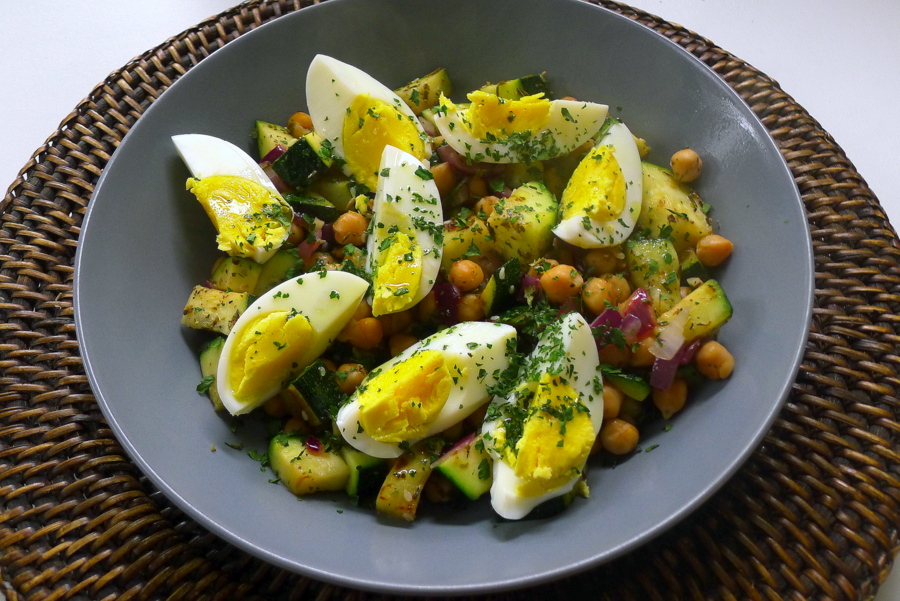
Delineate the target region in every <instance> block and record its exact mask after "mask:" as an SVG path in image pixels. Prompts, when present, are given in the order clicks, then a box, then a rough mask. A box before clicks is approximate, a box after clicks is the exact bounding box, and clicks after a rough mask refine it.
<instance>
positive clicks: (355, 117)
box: [341, 94, 425, 190]
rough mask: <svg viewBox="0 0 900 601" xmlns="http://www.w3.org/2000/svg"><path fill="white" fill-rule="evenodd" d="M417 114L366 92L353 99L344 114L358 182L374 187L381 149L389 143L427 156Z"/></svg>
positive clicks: (346, 139) (349, 160)
mask: <svg viewBox="0 0 900 601" xmlns="http://www.w3.org/2000/svg"><path fill="white" fill-rule="evenodd" d="M417 125H418V124H417V122H414V121H413V118H411V117H409V116H408V115H405V114H403V113H401V112H400V111H399V110H397V108H396V107H393V106H391V105H389V104H387V103H386V102H382V101H381V100H378V99H377V98H372V97H371V96H368V95H366V94H360V95H359V96H357V97H356V98H354V99H353V102H351V103H350V106H349V107H348V109H347V114H346V116H345V117H344V125H343V131H342V138H341V139H342V140H343V144H344V160H346V161H347V168H348V169H349V170H350V173H352V174H353V176H354V177H355V178H356V180H357V181H358V182H360V183H361V184H364V185H365V186H367V187H368V188H369V189H370V190H374V189H375V188H376V186H377V184H378V168H379V167H380V166H381V153H382V152H384V147H385V146H387V145H391V146H394V147H396V148H399V149H400V150H403V151H406V152H408V153H409V154H411V155H413V156H414V157H416V158H417V159H419V160H422V159H424V158H425V141H424V140H422V138H421V137H420V130H419V128H418V127H417Z"/></svg>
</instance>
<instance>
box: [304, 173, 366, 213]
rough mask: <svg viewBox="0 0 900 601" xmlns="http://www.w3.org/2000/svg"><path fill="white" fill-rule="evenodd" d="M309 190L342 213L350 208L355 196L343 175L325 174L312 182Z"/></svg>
mask: <svg viewBox="0 0 900 601" xmlns="http://www.w3.org/2000/svg"><path fill="white" fill-rule="evenodd" d="M309 191H310V192H312V193H315V194H318V195H319V196H321V197H322V198H324V199H325V200H327V201H328V202H330V203H331V204H333V205H334V206H335V208H336V209H337V210H338V211H339V212H341V213H344V212H346V211H347V210H348V209H350V208H351V203H352V202H353V199H354V198H355V195H354V194H353V190H352V189H351V183H350V180H349V179H347V178H345V177H331V176H330V175H329V176H326V177H323V178H320V179H318V180H316V181H315V182H313V184H312V185H311V186H310V187H309Z"/></svg>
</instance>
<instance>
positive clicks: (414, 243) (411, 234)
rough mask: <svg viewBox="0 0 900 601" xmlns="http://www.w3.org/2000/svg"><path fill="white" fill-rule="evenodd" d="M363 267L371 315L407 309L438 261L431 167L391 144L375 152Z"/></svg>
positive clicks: (438, 222) (439, 225)
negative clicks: (369, 283) (377, 160)
mask: <svg viewBox="0 0 900 601" xmlns="http://www.w3.org/2000/svg"><path fill="white" fill-rule="evenodd" d="M378 173H379V176H378V189H377V191H376V193H375V201H374V202H373V205H372V207H373V215H372V231H371V234H370V235H369V238H368V240H367V242H366V244H367V250H368V257H367V264H366V269H367V271H368V272H369V273H371V274H372V288H373V291H372V314H373V315H375V317H378V316H379V315H385V314H387V313H396V312H398V311H403V310H404V309H408V308H410V307H412V306H413V305H415V304H416V303H418V302H419V301H420V300H422V299H423V298H425V295H426V294H428V293H429V292H430V291H431V288H432V286H433V285H434V280H435V278H437V275H438V271H439V270H440V267H441V244H442V240H443V238H442V235H443V221H444V213H443V209H442V208H441V201H440V195H439V194H438V189H437V186H436V185H435V183H434V180H433V178H432V175H431V171H429V170H428V168H427V167H426V166H425V165H424V164H423V163H422V162H421V161H420V160H418V159H417V158H416V157H414V156H413V155H411V154H409V153H408V152H404V151H402V150H400V149H398V148H394V147H393V146H387V147H385V149H384V153H383V154H382V155H381V166H380V168H379V170H378Z"/></svg>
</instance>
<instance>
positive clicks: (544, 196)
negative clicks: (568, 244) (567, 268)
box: [487, 182, 559, 264]
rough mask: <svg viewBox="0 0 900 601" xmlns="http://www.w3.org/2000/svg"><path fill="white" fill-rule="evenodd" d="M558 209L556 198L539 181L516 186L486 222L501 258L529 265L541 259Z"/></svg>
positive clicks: (547, 246)
mask: <svg viewBox="0 0 900 601" xmlns="http://www.w3.org/2000/svg"><path fill="white" fill-rule="evenodd" d="M558 208H559V203H558V202H557V200H556V197H555V196H553V194H551V193H550V191H549V190H548V189H547V187H546V186H544V184H541V183H538V182H529V183H527V184H525V185H523V186H519V187H518V188H516V189H515V190H514V191H513V193H512V195H511V196H510V197H509V198H503V199H500V200H498V201H497V202H496V203H495V204H494V212H493V213H491V214H490V215H489V216H488V220H487V221H488V225H490V226H491V229H492V230H493V232H494V238H495V244H496V248H497V250H498V251H499V252H500V254H501V255H503V258H504V259H506V260H509V259H511V258H513V257H518V258H519V260H520V261H521V262H522V263H523V264H528V263H531V262H532V261H534V260H535V259H538V258H540V257H543V256H544V255H545V254H546V253H547V251H548V250H550V246H551V245H552V244H553V227H554V226H555V225H556V220H557V216H556V214H557V209H558Z"/></svg>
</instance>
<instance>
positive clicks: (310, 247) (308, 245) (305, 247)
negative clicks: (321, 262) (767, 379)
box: [297, 239, 324, 262]
mask: <svg viewBox="0 0 900 601" xmlns="http://www.w3.org/2000/svg"><path fill="white" fill-rule="evenodd" d="M323 244H324V242H323V241H322V240H318V239H317V240H316V241H315V242H308V241H306V240H304V241H303V242H301V243H300V244H298V245H297V254H299V255H300V258H301V259H303V261H304V262H309V260H310V259H311V258H312V256H313V254H314V253H315V252H316V251H317V250H319V247H320V246H322V245H323Z"/></svg>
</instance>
